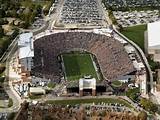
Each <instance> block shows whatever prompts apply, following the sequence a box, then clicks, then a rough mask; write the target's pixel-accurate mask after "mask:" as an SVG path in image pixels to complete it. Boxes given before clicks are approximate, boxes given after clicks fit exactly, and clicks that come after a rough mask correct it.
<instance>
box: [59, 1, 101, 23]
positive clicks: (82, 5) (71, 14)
mask: <svg viewBox="0 0 160 120" xmlns="http://www.w3.org/2000/svg"><path fill="white" fill-rule="evenodd" d="M102 13H103V12H102V10H101V7H100V5H99V3H98V2H97V1H96V0H83V1H81V0H75V1H72V0H66V1H65V2H64V4H63V9H62V12H61V17H60V20H59V22H60V23H63V24H78V25H87V26H88V25H91V26H102V21H103V20H104V18H103V14H102Z"/></svg>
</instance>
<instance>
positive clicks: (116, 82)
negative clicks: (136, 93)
mask: <svg viewBox="0 0 160 120" xmlns="http://www.w3.org/2000/svg"><path fill="white" fill-rule="evenodd" d="M112 85H113V86H114V87H120V86H121V85H122V83H121V82H120V81H118V80H116V81H113V82H112Z"/></svg>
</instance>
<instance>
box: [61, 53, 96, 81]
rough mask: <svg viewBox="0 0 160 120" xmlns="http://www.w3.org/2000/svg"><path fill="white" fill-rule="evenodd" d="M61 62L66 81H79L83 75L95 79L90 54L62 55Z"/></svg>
mask: <svg viewBox="0 0 160 120" xmlns="http://www.w3.org/2000/svg"><path fill="white" fill-rule="evenodd" d="M62 56H63V62H64V67H65V72H66V79H67V80H79V78H82V77H84V75H91V76H92V77H94V78H96V79H97V73H96V71H95V68H94V65H93V62H92V58H91V56H90V54H87V53H85V54H81V53H75V54H63V55H62Z"/></svg>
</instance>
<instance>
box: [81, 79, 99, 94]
mask: <svg viewBox="0 0 160 120" xmlns="http://www.w3.org/2000/svg"><path fill="white" fill-rule="evenodd" d="M90 93H91V95H92V96H95V95H96V79H95V78H91V76H84V78H81V79H79V95H80V96H84V95H90Z"/></svg>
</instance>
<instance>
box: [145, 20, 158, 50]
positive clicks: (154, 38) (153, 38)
mask: <svg viewBox="0 0 160 120" xmlns="http://www.w3.org/2000/svg"><path fill="white" fill-rule="evenodd" d="M147 27H148V28H147V29H148V47H154V48H156V49H160V21H158V22H154V23H149V24H148V26H147Z"/></svg>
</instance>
